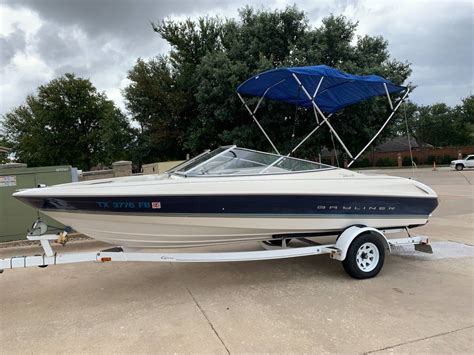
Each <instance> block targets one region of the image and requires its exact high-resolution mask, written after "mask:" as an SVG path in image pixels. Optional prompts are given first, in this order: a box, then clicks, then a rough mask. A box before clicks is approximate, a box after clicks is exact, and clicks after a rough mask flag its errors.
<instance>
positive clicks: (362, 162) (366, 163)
mask: <svg viewBox="0 0 474 355" xmlns="http://www.w3.org/2000/svg"><path fill="white" fill-rule="evenodd" d="M370 166H372V162H371V161H370V159H369V158H363V159H358V160H357V161H356V162H354V164H352V166H351V167H354V168H368V167H370Z"/></svg>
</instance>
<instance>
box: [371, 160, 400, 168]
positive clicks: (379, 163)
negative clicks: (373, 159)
mask: <svg viewBox="0 0 474 355" xmlns="http://www.w3.org/2000/svg"><path fill="white" fill-rule="evenodd" d="M376 165H377V166H380V167H384V166H396V165H397V161H396V160H395V159H391V158H380V159H378V160H377V163H376Z"/></svg>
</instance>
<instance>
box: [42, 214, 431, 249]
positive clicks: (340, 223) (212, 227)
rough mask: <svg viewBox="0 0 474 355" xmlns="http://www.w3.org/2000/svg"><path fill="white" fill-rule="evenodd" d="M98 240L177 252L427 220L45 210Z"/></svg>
mask: <svg viewBox="0 0 474 355" xmlns="http://www.w3.org/2000/svg"><path fill="white" fill-rule="evenodd" d="M44 213H46V214H47V215H49V216H50V217H52V218H54V219H55V220H57V221H59V222H61V223H63V224H64V225H68V226H74V229H75V230H77V231H78V232H81V233H83V234H85V235H87V236H90V237H92V238H94V239H97V240H101V241H103V242H106V243H109V244H113V245H120V246H124V247H130V248H176V247H194V246H204V245H212V244H226V243H234V242H235V243H238V242H245V241H262V240H268V239H271V238H272V236H275V235H286V234H295V233H330V232H334V233H336V232H339V231H342V230H344V229H346V228H347V227H349V226H352V225H359V224H360V225H368V226H372V227H375V228H379V229H383V228H396V227H402V226H406V225H422V224H425V223H426V222H427V216H426V217H422V216H412V217H409V216H405V217H389V218H383V217H380V216H379V217H378V218H372V217H370V216H354V215H352V216H346V217H344V216H341V215H339V216H331V217H328V216H305V217H293V216H292V217H281V216H275V217H269V216H265V217H261V216H260V217H248V216H238V218H236V216H229V217H210V216H193V217H189V216H147V215H140V216H137V215H133V216H132V215H126V214H124V215H117V214H97V213H93V214H92V213H91V214H88V213H71V212H53V211H45V212H44Z"/></svg>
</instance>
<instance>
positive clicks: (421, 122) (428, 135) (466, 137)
mask: <svg viewBox="0 0 474 355" xmlns="http://www.w3.org/2000/svg"><path fill="white" fill-rule="evenodd" d="M405 109H406V116H407V121H408V130H409V132H410V135H411V136H412V137H414V138H415V139H416V140H417V142H418V143H421V144H431V145H433V146H435V147H446V146H459V145H469V144H474V95H471V96H469V97H467V98H465V99H463V100H462V103H461V105H457V106H455V107H449V106H448V105H446V104H444V103H438V104H434V105H430V106H417V105H416V104H414V103H412V102H409V103H407V104H406V106H405V107H402V109H401V110H402V113H404V112H403V111H404V110H405ZM396 127H397V129H396V133H397V134H398V135H405V134H406V123H405V119H404V118H403V117H401V118H400V119H399V120H397V124H396Z"/></svg>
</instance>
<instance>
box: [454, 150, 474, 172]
mask: <svg viewBox="0 0 474 355" xmlns="http://www.w3.org/2000/svg"><path fill="white" fill-rule="evenodd" d="M451 168H453V169H456V170H458V171H461V170H463V169H464V168H474V154H471V155H468V156H467V157H465V158H464V159H459V160H453V161H452V162H451Z"/></svg>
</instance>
